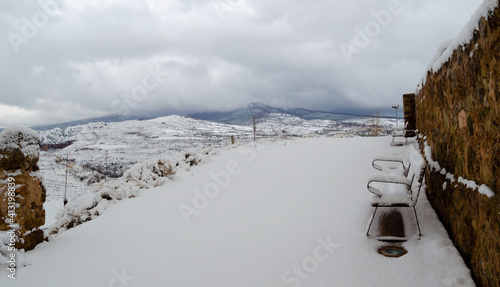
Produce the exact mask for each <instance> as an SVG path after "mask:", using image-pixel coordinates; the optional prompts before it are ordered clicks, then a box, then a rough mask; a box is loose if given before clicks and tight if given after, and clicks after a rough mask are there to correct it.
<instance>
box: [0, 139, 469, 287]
mask: <svg viewBox="0 0 500 287" xmlns="http://www.w3.org/2000/svg"><path fill="white" fill-rule="evenodd" d="M390 141H391V139H390V138H389V137H378V138H366V137H355V138H332V137H316V138H306V139H297V140H283V141H275V142H273V141H269V140H266V141H262V142H260V144H259V145H257V146H254V145H252V144H240V145H236V146H231V147H226V148H221V151H220V152H219V153H218V155H211V156H209V157H208V156H207V158H206V160H204V161H203V163H202V164H200V165H197V166H193V167H191V168H189V169H179V170H178V171H177V173H176V175H175V177H174V178H173V180H171V181H168V182H167V183H166V184H165V185H164V186H161V187H157V188H154V189H149V190H141V191H139V193H138V196H137V197H135V198H130V199H124V200H122V201H118V202H117V203H116V204H114V205H111V206H109V207H108V209H106V211H105V213H104V214H102V215H101V216H99V217H97V218H96V219H94V220H92V221H89V222H86V223H84V224H82V225H79V226H77V227H75V228H72V229H69V230H67V231H65V232H62V233H61V234H60V235H58V236H55V237H53V238H51V240H50V241H49V242H45V243H42V244H40V245H39V246H37V247H36V248H35V249H34V250H33V251H30V252H27V253H24V254H21V257H22V258H19V260H21V261H22V262H24V265H26V266H24V267H20V268H18V270H17V272H16V280H12V279H9V278H7V274H3V273H0V286H51V287H52V286H75V287H76V286H85V287H88V286H217V287H221V286H231V287H232V286H474V283H473V281H472V279H471V277H470V272H469V270H468V269H467V268H466V266H465V265H464V263H463V260H462V259H461V257H460V256H459V254H458V252H457V250H456V249H455V247H454V246H453V245H452V243H451V241H450V240H449V238H448V236H447V233H446V231H445V230H444V228H443V226H442V224H441V223H440V222H439V221H438V218H437V216H436V214H435V213H434V211H433V210H432V208H431V206H430V204H429V203H428V201H427V200H426V197H425V194H422V195H421V197H420V199H419V202H418V204H417V212H418V214H419V219H420V224H421V229H422V233H423V236H422V238H421V239H420V240H418V237H416V234H417V230H416V225H415V220H414V217H412V215H413V214H412V213H411V212H410V213H408V212H406V211H404V212H403V216H404V219H405V226H406V230H405V231H406V234H407V236H409V237H411V238H410V239H409V240H408V241H407V242H404V243H403V244H402V246H403V247H404V248H405V249H406V250H407V251H408V254H406V255H404V256H402V257H400V258H387V257H384V256H382V255H380V254H378V253H377V249H378V248H379V247H380V246H382V245H384V243H382V242H379V241H377V240H376V239H374V238H367V237H366V235H365V232H366V227H367V226H366V225H367V222H368V220H369V218H370V216H371V214H372V212H373V209H372V207H371V206H370V194H369V193H368V191H367V190H366V179H367V178H368V177H369V176H370V175H371V174H372V173H374V172H375V170H374V169H373V168H372V167H371V165H370V164H371V160H372V159H373V157H374V156H375V155H384V154H385V155H393V154H401V155H405V154H406V153H407V152H408V147H406V146H403V147H391V146H390V145H389V143H390ZM409 211H410V210H409ZM376 232H377V226H374V227H372V231H371V233H376Z"/></svg>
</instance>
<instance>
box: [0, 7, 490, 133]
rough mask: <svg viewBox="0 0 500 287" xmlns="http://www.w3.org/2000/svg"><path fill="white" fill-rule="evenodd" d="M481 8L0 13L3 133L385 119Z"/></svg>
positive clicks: (108, 9)
mask: <svg viewBox="0 0 500 287" xmlns="http://www.w3.org/2000/svg"><path fill="white" fill-rule="evenodd" d="M481 2H482V1H480V0H475V1H470V0H460V1H452V0H446V1H439V3H438V2H436V1H425V0H422V1H420V0H419V1H412V0H400V1H397V0H371V1H366V0H364V1H361V0H349V1H348V0H343V1H340V0H329V1H326V0H314V1H299V0H293V1H286V0H276V1H263V0H256V1H247V0H239V1H234V0H220V1H215V0H214V1H181V0H178V1H171V0H170V1H160V0H143V1H113V0H108V1H97V0H92V1H73V0H40V1H28V0H23V1H3V2H2V3H1V4H0V24H1V25H0V33H1V34H2V35H3V37H2V38H1V39H2V40H1V41H0V60H1V62H2V65H1V67H0V79H1V84H2V91H1V92H0V126H7V125H11V124H24V125H34V124H45V123H53V122H60V121H67V120H74V119H79V118H85V117H93V116H101V115H107V114H111V113H117V112H118V113H130V114H142V115H147V114H152V113H155V114H158V113H161V112H165V113H168V112H178V113H182V112H195V111H202V110H207V109H208V110H224V109H230V108H236V107H240V106H242V105H245V104H247V103H249V102H254V101H262V102H265V103H267V104H270V105H275V106H278V107H288V108H292V107H304V108H313V109H322V110H336V111H346V110H356V109H375V108H380V107H386V106H390V105H392V104H393V103H399V102H400V101H401V95H402V94H403V93H405V92H411V91H413V90H414V89H415V88H416V85H417V83H418V81H419V80H420V77H421V76H422V75H423V74H424V71H425V68H426V66H427V64H428V63H429V61H430V60H431V58H432V56H433V54H434V52H435V50H436V48H437V47H438V46H439V44H440V43H441V42H443V41H445V40H447V39H449V38H452V37H454V36H456V34H457V33H458V32H459V31H460V30H461V28H462V27H463V26H464V25H465V24H466V23H467V21H468V19H469V17H470V15H472V14H473V13H474V11H475V10H476V8H478V7H479V5H480V3H481Z"/></svg>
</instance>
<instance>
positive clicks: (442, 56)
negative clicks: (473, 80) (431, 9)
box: [421, 0, 499, 83]
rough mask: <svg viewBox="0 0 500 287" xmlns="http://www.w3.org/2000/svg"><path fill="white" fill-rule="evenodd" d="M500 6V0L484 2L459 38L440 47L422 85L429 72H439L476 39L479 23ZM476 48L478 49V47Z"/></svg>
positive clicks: (423, 81)
mask: <svg viewBox="0 0 500 287" xmlns="http://www.w3.org/2000/svg"><path fill="white" fill-rule="evenodd" d="M498 5H499V0H484V1H483V3H482V4H481V6H479V8H478V9H477V10H476V12H475V13H474V15H472V16H471V19H470V20H469V22H468V23H467V24H466V25H465V27H464V28H463V29H462V31H460V33H459V34H458V35H457V37H456V38H454V39H452V40H448V41H446V42H444V43H442V44H441V45H440V46H439V48H438V50H437V52H436V54H435V55H434V57H433V58H432V60H431V62H430V64H429V66H428V68H427V71H426V73H425V75H424V76H423V79H422V81H421V82H422V83H425V80H426V78H427V72H432V73H434V72H437V71H438V70H439V69H440V68H441V67H442V66H443V64H445V63H446V62H448V60H449V59H450V58H451V57H452V56H453V52H454V51H455V50H457V49H459V48H460V47H461V46H462V45H466V44H469V43H470V41H471V40H472V38H473V37H474V33H475V31H478V30H479V21H480V20H481V18H483V17H484V18H485V19H488V17H489V14H490V12H491V11H493V10H495V8H497V7H498ZM475 48H476V49H477V45H476V47H475ZM471 57H472V55H471Z"/></svg>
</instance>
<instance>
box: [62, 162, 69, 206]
mask: <svg viewBox="0 0 500 287" xmlns="http://www.w3.org/2000/svg"><path fill="white" fill-rule="evenodd" d="M68 170H69V153H68V154H67V155H66V180H65V181H64V199H63V204H64V206H66V204H67V203H68V199H67V198H66V192H67V189H68Z"/></svg>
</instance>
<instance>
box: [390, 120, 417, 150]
mask: <svg viewBox="0 0 500 287" xmlns="http://www.w3.org/2000/svg"><path fill="white" fill-rule="evenodd" d="M407 127H408V122H406V123H405V125H404V126H403V127H401V128H399V127H394V128H393V132H392V141H391V146H396V145H402V143H397V142H396V141H395V140H396V139H397V138H404V139H405V144H408V138H409V137H414V136H415V131H414V130H409V129H407Z"/></svg>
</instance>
